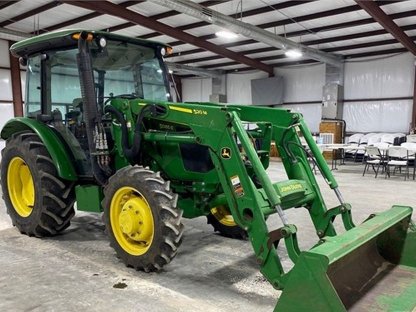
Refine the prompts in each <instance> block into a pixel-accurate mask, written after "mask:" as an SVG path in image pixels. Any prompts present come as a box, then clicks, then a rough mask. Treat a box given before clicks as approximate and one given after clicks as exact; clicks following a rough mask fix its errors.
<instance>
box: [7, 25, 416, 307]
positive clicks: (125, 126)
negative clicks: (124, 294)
mask: <svg viewBox="0 0 416 312" xmlns="http://www.w3.org/2000/svg"><path fill="white" fill-rule="evenodd" d="M169 50H170V47H167V46H165V45H164V44H161V43H157V42H151V41H146V40H141V39H133V38H127V37H123V36H119V35H115V34H111V33H107V32H99V31H85V30H65V31H60V32H55V33H47V34H44V35H41V36H38V37H34V38H31V39H27V40H24V41H21V42H18V43H16V44H14V45H13V46H12V47H11V52H12V53H13V54H14V55H15V56H16V57H19V58H20V61H21V63H22V64H24V65H26V66H27V79H26V81H27V86H26V90H27V96H26V102H25V106H26V107H25V109H26V114H25V117H21V118H14V119H12V120H10V121H9V122H7V124H6V125H5V126H4V128H3V129H2V131H1V137H2V138H3V139H5V140H7V142H6V147H5V148H4V149H3V151H2V163H1V182H2V190H3V196H4V200H5V203H6V206H7V211H8V213H9V215H10V217H11V219H12V222H13V225H15V226H16V227H17V228H18V230H19V231H21V232H22V233H23V234H27V235H29V236H36V237H44V236H50V235H55V234H58V233H60V232H62V231H63V230H64V229H65V228H67V227H68V226H69V224H70V220H71V218H72V217H73V216H74V203H75V202H76V205H77V209H78V210H83V211H90V212H97V213H101V212H103V217H104V218H103V219H104V222H105V226H106V229H107V232H108V235H109V240H110V244H111V246H112V247H113V248H114V249H115V251H116V253H117V256H118V257H119V258H120V259H121V260H122V261H123V262H124V263H125V264H126V265H127V266H130V267H133V268H135V269H138V270H144V271H146V272H149V271H160V270H162V268H163V267H164V266H165V265H166V264H168V263H169V262H170V261H171V260H172V259H173V258H174V257H175V255H176V254H177V251H178V248H179V246H180V244H181V242H182V234H183V224H182V222H181V219H182V217H185V218H195V217H199V216H207V218H208V221H209V223H211V224H212V225H213V226H214V229H215V230H216V231H219V232H220V233H221V234H223V235H225V236H230V237H236V238H248V240H249V241H250V243H251V245H252V247H253V252H254V254H255V257H256V259H257V262H258V264H259V269H260V271H261V273H262V274H263V275H264V276H265V278H266V279H267V280H268V281H269V282H270V283H271V284H272V285H273V287H275V288H276V289H281V290H283V292H282V295H281V297H280V298H279V300H278V303H277V306H276V308H275V311H284V312H287V311H297V312H298V311H328V312H329V311H347V310H351V311H412V309H414V307H415V306H416V279H415V277H416V253H415V246H416V238H415V233H416V232H415V227H414V225H413V223H412V221H411V215H412V208H410V207H406V206H393V207H392V208H391V209H390V210H388V211H385V212H382V213H374V214H372V215H371V216H369V218H368V219H367V220H366V221H365V222H363V223H362V224H360V225H358V226H356V225H355V224H354V223H353V220H352V217H351V206H350V205H349V204H348V203H346V202H345V201H344V199H343V197H342V195H341V192H340V190H339V187H338V184H337V182H336V181H335V179H334V177H333V175H332V173H331V171H330V170H329V168H328V166H327V164H326V162H325V160H324V158H323V157H322V155H321V153H320V151H319V149H318V147H317V146H316V144H315V142H314V140H313V138H312V135H311V133H310V131H309V129H308V128H307V126H306V125H305V122H304V120H303V117H302V115H301V114H298V113H294V112H290V111H287V110H282V109H276V108H262V107H254V106H244V105H218V104H214V103H173V102H172V101H171V95H170V89H169V84H168V71H167V69H166V66H165V63H164V61H163V56H164V55H165V54H166V53H167V52H168V51H169ZM246 125H250V127H249V128H250V129H251V130H247V127H246ZM301 137H303V139H304V141H305V142H306V144H307V147H305V146H303V145H302V143H301V140H300V139H301ZM272 142H275V144H276V146H277V148H278V150H279V153H280V155H281V158H282V162H283V165H284V168H285V170H286V173H287V179H286V180H284V181H279V182H276V183H272V182H271V180H270V178H269V177H268V175H267V173H266V169H267V168H268V166H269V160H270V159H269V151H270V146H271V143H272ZM310 157H312V158H313V159H314V160H315V162H316V164H317V167H318V168H319V170H320V171H321V173H322V176H323V178H324V179H325V180H326V182H327V184H328V186H329V187H330V188H331V189H332V190H333V191H334V192H335V194H336V196H337V198H338V199H339V205H338V206H336V207H332V208H328V207H327V206H326V204H325V201H324V199H323V197H322V195H321V192H320V189H319V187H318V184H317V182H316V180H315V176H314V174H313V172H312V170H311V168H310V164H309V162H308V158H310ZM291 208H295V209H299V208H301V209H306V210H307V211H308V213H309V216H310V218H311V220H312V222H313V225H314V227H315V231H316V245H315V246H314V247H313V248H311V249H310V250H304V251H302V250H300V248H299V247H298V241H297V237H296V232H297V228H296V225H294V224H292V223H291V221H292V220H290V219H288V218H287V216H286V213H285V210H287V209H291ZM276 213H277V214H278V216H279V218H280V221H281V224H280V225H279V224H276V225H275V226H273V227H271V226H269V225H268V224H267V223H266V220H267V218H268V217H269V216H270V215H272V214H276ZM336 218H339V219H342V222H343V225H344V228H345V231H344V232H343V233H340V234H338V233H337V232H336V230H335V227H334V220H335V219H336ZM270 227H271V228H270ZM279 243H284V244H285V246H286V249H287V253H288V255H289V258H290V259H291V260H292V262H293V263H294V266H293V268H292V269H291V270H289V271H285V270H284V269H283V267H282V264H281V261H280V259H279V255H278V252H277V246H278V244H279Z"/></svg>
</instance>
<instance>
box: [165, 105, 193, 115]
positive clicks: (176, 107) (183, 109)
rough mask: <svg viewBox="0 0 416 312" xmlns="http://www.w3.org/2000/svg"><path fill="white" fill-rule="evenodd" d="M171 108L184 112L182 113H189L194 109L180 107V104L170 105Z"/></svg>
mask: <svg viewBox="0 0 416 312" xmlns="http://www.w3.org/2000/svg"><path fill="white" fill-rule="evenodd" d="M169 108H170V109H171V110H174V111H178V112H182V113H188V114H192V109H190V108H184V107H179V106H172V105H171V106H169Z"/></svg>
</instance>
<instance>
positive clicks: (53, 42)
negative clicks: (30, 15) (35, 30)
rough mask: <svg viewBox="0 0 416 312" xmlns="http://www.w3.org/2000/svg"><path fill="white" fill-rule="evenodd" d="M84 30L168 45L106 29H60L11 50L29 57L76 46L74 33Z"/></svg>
mask: <svg viewBox="0 0 416 312" xmlns="http://www.w3.org/2000/svg"><path fill="white" fill-rule="evenodd" d="M84 31H85V32H88V33H91V34H93V36H94V38H101V37H105V38H106V39H113V40H120V41H125V42H129V43H133V44H138V45H144V46H148V47H154V48H157V47H167V45H166V44H164V43H160V42H157V41H151V40H144V39H139V38H131V37H126V36H121V35H117V34H114V33H110V32H105V31H97V30H85V29H65V30H60V31H54V32H49V33H46V34H42V35H39V36H36V37H32V38H28V39H25V40H22V41H19V42H16V43H15V44H13V45H12V46H11V47H10V52H11V53H12V54H13V55H14V56H16V57H28V56H30V55H32V54H36V53H39V52H42V51H46V50H51V49H62V48H69V47H71V46H73V47H76V46H77V44H78V40H77V39H75V38H73V35H74V34H79V33H81V32H84Z"/></svg>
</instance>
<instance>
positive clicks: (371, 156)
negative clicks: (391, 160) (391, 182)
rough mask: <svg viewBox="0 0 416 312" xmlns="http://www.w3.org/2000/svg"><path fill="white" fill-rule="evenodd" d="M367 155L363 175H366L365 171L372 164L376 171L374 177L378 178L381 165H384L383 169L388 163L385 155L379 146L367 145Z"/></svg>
mask: <svg viewBox="0 0 416 312" xmlns="http://www.w3.org/2000/svg"><path fill="white" fill-rule="evenodd" d="M365 155H366V157H365V160H364V171H363V176H364V175H365V172H366V171H367V170H368V168H369V167H370V166H371V167H372V168H373V171H374V173H375V174H376V175H375V177H374V178H377V175H378V171H379V169H380V166H382V169H383V170H384V166H385V164H386V160H385V157H384V155H383V154H382V153H381V152H380V150H379V149H378V147H375V146H366V147H365ZM375 166H377V169H376V168H375Z"/></svg>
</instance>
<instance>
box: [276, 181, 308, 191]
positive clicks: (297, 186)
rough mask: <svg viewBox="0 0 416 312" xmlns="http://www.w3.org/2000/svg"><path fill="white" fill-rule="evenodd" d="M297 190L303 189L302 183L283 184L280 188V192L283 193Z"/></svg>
mask: <svg viewBox="0 0 416 312" xmlns="http://www.w3.org/2000/svg"><path fill="white" fill-rule="evenodd" d="M297 190H303V186H302V184H300V183H299V184H290V185H286V186H282V187H281V188H280V192H282V193H285V192H291V191H297Z"/></svg>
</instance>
